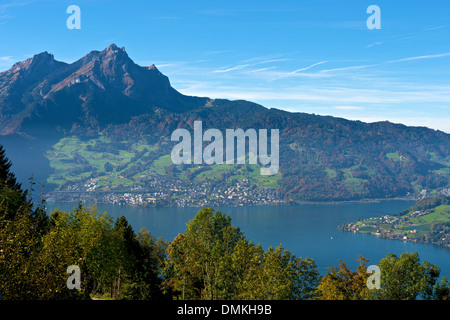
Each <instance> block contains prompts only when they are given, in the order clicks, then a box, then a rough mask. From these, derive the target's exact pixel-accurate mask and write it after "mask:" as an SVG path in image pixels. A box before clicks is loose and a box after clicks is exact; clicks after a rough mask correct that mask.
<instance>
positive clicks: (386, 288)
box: [376, 252, 440, 300]
mask: <svg viewBox="0 0 450 320" xmlns="http://www.w3.org/2000/svg"><path fill="white" fill-rule="evenodd" d="M379 266H380V269H381V289H380V290H379V292H378V293H377V294H376V298H377V299H382V300H415V299H417V298H418V297H421V298H424V299H430V298H432V297H433V290H434V286H435V284H436V282H437V279H438V278H439V274H440V271H439V269H438V268H437V267H436V266H434V265H432V264H431V263H429V262H427V261H424V262H423V263H421V262H420V258H419V255H418V253H417V252H415V253H402V254H401V255H400V257H398V256H396V255H395V254H388V255H387V256H386V258H384V259H382V260H381V261H380V264H379Z"/></svg>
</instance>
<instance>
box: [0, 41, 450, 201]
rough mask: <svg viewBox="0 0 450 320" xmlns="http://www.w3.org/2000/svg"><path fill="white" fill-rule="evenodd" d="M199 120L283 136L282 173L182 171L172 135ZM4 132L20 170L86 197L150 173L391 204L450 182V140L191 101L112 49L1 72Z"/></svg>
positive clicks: (423, 132) (286, 195)
mask: <svg viewBox="0 0 450 320" xmlns="http://www.w3.org/2000/svg"><path fill="white" fill-rule="evenodd" d="M195 120H202V121H203V128H204V130H206V129H207V128H217V129H221V130H225V129H228V128H229V129H235V128H243V129H244V130H245V129H248V128H254V129H279V130H280V172H279V174H278V175H277V176H274V177H270V178H268V177H261V176H258V175H257V174H256V172H258V170H255V168H253V167H252V166H248V165H247V166H242V165H241V166H239V165H238V166H221V167H218V165H215V166H210V167H208V166H193V165H192V166H189V165H188V166H174V165H173V164H171V163H170V161H167V160H168V155H170V150H171V148H172V147H173V145H174V144H175V143H174V142H171V141H170V135H171V133H172V132H173V130H175V129H176V128H187V129H189V130H192V129H193V123H194V121H195ZM0 134H1V136H0V144H3V145H5V148H6V151H7V154H8V156H9V158H10V159H11V160H12V161H13V163H14V165H15V166H16V169H15V172H17V173H18V174H17V175H18V176H19V177H22V179H25V178H26V177H27V176H30V175H31V173H32V172H33V173H34V175H35V177H36V178H37V180H39V179H42V180H45V181H46V185H47V186H46V189H47V190H50V189H55V190H60V191H62V190H74V188H75V186H77V187H76V188H75V189H76V190H81V189H82V187H80V186H84V185H86V182H87V181H89V180H90V179H91V180H92V179H96V180H95V181H97V182H96V183H97V185H96V191H99V190H100V191H101V190H103V191H105V192H108V191H111V190H115V187H117V186H120V190H122V191H123V190H127V189H130V190H131V189H133V190H139V188H141V189H142V188H143V189H145V188H146V187H148V184H147V182H146V180H145V179H149V177H152V176H160V177H163V178H164V179H172V180H173V181H176V180H177V181H181V182H182V181H189V182H190V183H193V184H194V185H197V186H204V189H205V190H206V191H205V193H206V195H205V196H207V194H208V193H209V192H212V191H213V190H220V188H222V189H224V187H225V186H226V185H230V184H231V185H232V184H233V183H236V181H239V180H242V179H246V181H248V183H249V185H251V186H252V188H257V189H266V188H267V189H271V190H276V192H277V194H278V196H279V197H280V198H281V199H284V200H287V201H290V200H292V201H295V200H304V201H336V200H360V199H375V198H392V197H403V196H406V195H407V194H408V193H409V194H410V195H413V194H416V195H418V194H419V193H420V192H422V194H423V192H424V191H423V190H424V189H425V190H428V193H430V192H434V193H440V192H442V191H443V190H444V192H445V189H447V188H449V187H450V155H449V152H450V135H449V134H446V133H444V132H441V131H436V130H432V129H428V128H425V127H407V126H404V125H401V124H393V123H390V122H387V121H386V122H376V123H363V122H360V121H349V120H345V119H341V118H335V117H331V116H318V115H313V114H306V113H291V112H286V111H282V110H278V109H268V108H265V107H263V106H261V105H258V104H255V103H252V102H249V101H244V100H238V101H230V100H224V99H210V98H206V97H191V96H186V95H183V94H181V93H179V92H178V91H176V90H175V89H174V88H173V87H172V86H171V85H170V82H169V79H168V78H167V77H166V76H164V75H163V74H162V73H161V72H160V71H159V70H158V69H157V68H156V67H155V66H154V65H152V66H150V67H142V66H138V65H137V64H135V63H134V62H133V61H132V60H131V59H130V58H129V56H128V55H127V53H126V51H125V49H124V48H119V47H117V46H116V45H114V44H112V45H110V46H108V47H107V48H105V49H104V50H102V51H91V52H90V53H88V54H87V55H86V56H84V57H83V58H81V59H79V60H78V61H76V62H73V63H71V64H68V63H64V62H59V61H56V60H55V59H54V57H53V55H51V54H49V53H47V52H43V53H40V54H37V55H35V56H33V57H32V58H30V59H27V60H25V61H23V62H18V63H16V64H15V65H14V66H13V67H12V68H11V69H10V70H8V71H5V72H3V73H0ZM169 160H170V159H169ZM119 177H120V178H119ZM164 181H167V180H164ZM80 188H81V189H80ZM171 196H173V197H176V196H177V195H174V194H170V195H169V197H171Z"/></svg>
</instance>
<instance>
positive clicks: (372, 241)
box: [47, 200, 450, 278]
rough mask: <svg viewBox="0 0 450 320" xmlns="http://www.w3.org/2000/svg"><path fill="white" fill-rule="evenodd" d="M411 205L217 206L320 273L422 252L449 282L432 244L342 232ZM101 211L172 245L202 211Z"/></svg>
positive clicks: (446, 266)
mask: <svg viewBox="0 0 450 320" xmlns="http://www.w3.org/2000/svg"><path fill="white" fill-rule="evenodd" d="M412 204H414V202H413V201H401V200H398V201H397V200H395V201H382V202H378V203H351V204H338V205H328V204H327V205H296V206H270V207H269V206H255V207H223V208H218V209H219V210H221V211H222V212H224V213H226V214H227V215H229V216H230V217H231V219H232V220H231V221H232V224H233V225H234V226H236V227H239V228H240V229H241V231H243V232H244V234H245V236H246V238H247V239H249V240H251V241H253V242H254V243H261V245H262V246H263V247H264V248H265V249H266V248H268V247H269V246H273V247H276V246H278V245H279V244H282V245H283V247H284V248H285V249H287V250H290V251H291V252H292V253H293V254H295V255H296V256H299V257H310V258H313V259H314V261H315V262H316V264H317V266H318V267H319V270H320V272H321V273H325V272H326V271H327V269H326V267H327V266H337V265H338V264H339V259H341V260H343V261H344V262H345V263H346V264H347V266H348V267H349V268H350V269H352V270H355V269H356V267H357V265H358V263H357V262H356V259H357V258H358V254H361V255H362V256H364V257H366V258H368V259H369V262H368V264H367V265H370V264H377V263H378V262H379V261H380V260H381V259H382V258H384V257H385V256H386V255H387V254H388V253H394V254H397V255H400V254H401V253H402V252H415V251H417V252H418V253H419V257H420V258H421V260H422V261H428V262H430V263H432V264H435V265H436V266H438V267H440V268H441V276H447V277H449V278H450V249H448V248H442V247H438V246H434V245H429V244H417V243H412V242H403V241H398V240H386V239H381V238H378V237H376V236H373V235H365V234H354V233H350V232H343V231H341V230H339V229H338V228H337V227H338V225H341V224H344V223H346V222H351V221H355V220H357V219H358V218H368V217H379V216H383V215H386V214H393V213H396V212H399V211H401V210H404V209H406V208H408V207H409V206H411V205H412ZM76 206H77V203H57V202H48V203H47V208H48V209H49V212H50V211H52V210H53V209H55V208H59V209H60V210H72V209H73V208H74V207H76ZM97 206H98V208H99V210H100V211H101V212H105V211H106V212H108V214H109V215H111V216H113V217H120V216H121V215H123V216H125V217H126V218H127V220H128V221H129V223H130V224H131V225H132V226H133V229H134V230H135V231H136V232H137V231H139V229H140V228H142V227H146V228H147V229H148V230H150V232H151V233H152V234H153V236H155V237H159V236H161V237H162V238H163V239H164V240H166V241H172V240H173V239H174V238H175V237H176V236H177V235H178V233H184V232H185V230H186V223H187V222H188V221H189V220H190V219H192V218H193V217H194V216H195V214H196V212H197V211H198V210H199V208H138V207H131V206H114V205H110V204H98V205H97Z"/></svg>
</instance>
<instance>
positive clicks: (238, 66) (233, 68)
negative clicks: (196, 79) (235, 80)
mask: <svg viewBox="0 0 450 320" xmlns="http://www.w3.org/2000/svg"><path fill="white" fill-rule="evenodd" d="M248 66H249V65H248V64H241V65H237V66H234V67H231V68H227V69H219V70H214V71H213V72H214V73H225V72H230V71H234V70H239V69H243V68H245V67H248Z"/></svg>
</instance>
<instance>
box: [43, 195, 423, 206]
mask: <svg viewBox="0 0 450 320" xmlns="http://www.w3.org/2000/svg"><path fill="white" fill-rule="evenodd" d="M418 200H419V199H412V198H405V197H396V198H381V199H361V200H340V201H302V200H294V201H292V202H288V201H284V203H267V204H254V205H244V204H237V205H225V207H236V208H237V207H257V206H267V207H269V206H270V207H272V206H273V207H277V206H296V205H346V204H366V203H379V202H384V201H418ZM45 201H46V202H48V203H52V202H62V203H75V202H78V201H73V200H71V201H64V200H57V201H55V200H45ZM80 201H82V202H83V203H85V204H86V203H89V204H99V203H101V204H108V205H113V206H118V207H142V208H146V207H153V208H205V207H215V206H214V205H211V206H209V205H203V206H195V205H191V206H171V205H165V206H164V205H162V206H140V205H133V204H126V203H125V204H116V203H111V202H101V201H100V202H96V201H87V202H86V201H85V200H80ZM219 207H223V205H221V206H219Z"/></svg>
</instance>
